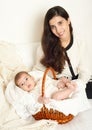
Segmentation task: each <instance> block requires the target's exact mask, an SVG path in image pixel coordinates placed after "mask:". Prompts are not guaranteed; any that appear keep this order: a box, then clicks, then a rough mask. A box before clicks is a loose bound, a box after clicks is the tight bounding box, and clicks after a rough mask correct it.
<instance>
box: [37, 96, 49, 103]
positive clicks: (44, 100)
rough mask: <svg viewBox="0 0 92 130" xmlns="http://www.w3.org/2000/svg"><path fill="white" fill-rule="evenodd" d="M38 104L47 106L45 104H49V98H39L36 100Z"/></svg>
mask: <svg viewBox="0 0 92 130" xmlns="http://www.w3.org/2000/svg"><path fill="white" fill-rule="evenodd" d="M38 102H39V103H41V104H47V103H49V102H50V98H48V97H45V96H44V97H42V96H40V97H39V98H38Z"/></svg>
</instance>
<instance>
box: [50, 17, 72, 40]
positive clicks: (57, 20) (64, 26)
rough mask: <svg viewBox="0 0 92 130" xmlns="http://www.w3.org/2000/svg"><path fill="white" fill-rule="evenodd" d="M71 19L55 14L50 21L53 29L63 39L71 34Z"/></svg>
mask: <svg viewBox="0 0 92 130" xmlns="http://www.w3.org/2000/svg"><path fill="white" fill-rule="evenodd" d="M69 24H70V19H69V18H68V20H66V19H64V18H63V17H61V16H55V17H53V18H52V19H51V20H50V21H49V25H50V28H51V31H52V32H53V34H54V35H56V36H57V37H58V38H60V40H61V41H63V40H66V39H67V37H68V36H69V35H70V30H69Z"/></svg>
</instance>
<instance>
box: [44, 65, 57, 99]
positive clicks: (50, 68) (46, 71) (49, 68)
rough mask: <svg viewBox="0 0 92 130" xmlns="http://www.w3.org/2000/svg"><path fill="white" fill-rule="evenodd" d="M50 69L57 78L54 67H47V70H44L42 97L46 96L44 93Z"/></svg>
mask: <svg viewBox="0 0 92 130" xmlns="http://www.w3.org/2000/svg"><path fill="white" fill-rule="evenodd" d="M49 70H51V72H52V75H53V77H54V79H56V74H55V71H54V69H53V68H52V67H48V68H46V70H45V72H44V75H43V79H42V97H43V96H44V93H45V80H46V74H47V73H48V71H49Z"/></svg>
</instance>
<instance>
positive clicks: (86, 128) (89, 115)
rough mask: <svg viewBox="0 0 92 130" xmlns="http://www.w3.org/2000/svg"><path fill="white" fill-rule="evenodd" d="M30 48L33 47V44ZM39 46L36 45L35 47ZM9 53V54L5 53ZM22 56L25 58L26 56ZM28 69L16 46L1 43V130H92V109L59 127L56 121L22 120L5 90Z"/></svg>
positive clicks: (91, 101)
mask: <svg viewBox="0 0 92 130" xmlns="http://www.w3.org/2000/svg"><path fill="white" fill-rule="evenodd" d="M30 46H31V47H33V44H32V45H30ZM37 46H38V44H37ZM37 46H36V45H35V47H37ZM22 47H23V46H22V45H21V47H20V48H22ZM27 48H28V47H27ZM7 49H8V50H7ZM1 50H2V51H1ZM11 50H12V51H11ZM31 50H32V48H31ZM33 50H34V49H33ZM7 51H8V53H5V52H7ZM1 52H2V54H1ZM11 52H12V54H11ZM27 52H28V51H26V53H27ZM32 53H33V52H32ZM22 56H23V57H24V55H22ZM26 56H27V57H26V58H29V59H30V56H29V57H28V55H26ZM3 57H4V59H3ZM9 57H11V58H9ZM23 60H24V59H23ZM31 60H32V56H31ZM15 63H16V64H15ZM32 63H34V61H32ZM26 67H28V66H25V65H24V64H23V62H22V60H21V58H20V57H19V55H17V54H16V55H15V47H14V46H13V47H12V46H11V45H9V44H8V43H7V44H5V43H0V130H46V129H48V130H57V129H58V130H61V129H62V130H82V129H83V130H91V129H92V108H91V109H89V110H86V111H83V112H80V113H79V114H78V115H77V116H76V117H75V118H74V119H73V120H72V121H70V122H69V123H67V124H63V125H58V124H57V122H56V121H50V120H40V121H35V120H34V119H32V120H23V119H21V118H20V117H19V116H18V115H17V114H16V112H15V110H14V108H13V107H12V106H11V105H10V104H9V103H8V102H7V100H6V98H5V89H6V85H7V83H8V82H9V81H10V80H11V79H12V78H13V77H14V75H15V74H16V73H17V72H18V71H21V70H27V71H28V70H29V68H26ZM89 102H90V103H91V105H92V100H91V99H89Z"/></svg>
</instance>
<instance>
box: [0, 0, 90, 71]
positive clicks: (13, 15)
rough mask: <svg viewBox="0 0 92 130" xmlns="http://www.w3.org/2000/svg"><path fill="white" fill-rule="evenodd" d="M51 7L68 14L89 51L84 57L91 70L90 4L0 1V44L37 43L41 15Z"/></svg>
mask: <svg viewBox="0 0 92 130" xmlns="http://www.w3.org/2000/svg"><path fill="white" fill-rule="evenodd" d="M54 5H60V6H62V7H64V8H65V9H66V10H67V11H68V13H69V15H70V18H71V21H72V24H73V27H74V28H76V29H78V30H79V31H80V33H81V35H83V36H84V38H86V39H87V41H88V46H89V51H87V52H85V54H86V53H89V60H90V65H91V66H92V58H91V55H92V51H91V50H92V8H91V7H92V0H0V41H6V42H11V43H15V44H22V43H23V44H26V43H29V42H37V41H40V39H41V34H42V27H43V19H44V15H45V13H46V11H47V10H48V9H49V8H50V7H52V6H54ZM84 57H85V56H84ZM91 71H92V67H91Z"/></svg>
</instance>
